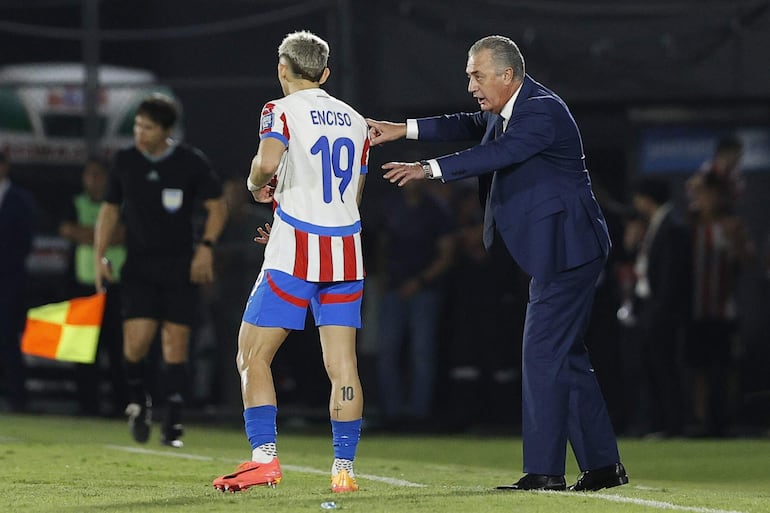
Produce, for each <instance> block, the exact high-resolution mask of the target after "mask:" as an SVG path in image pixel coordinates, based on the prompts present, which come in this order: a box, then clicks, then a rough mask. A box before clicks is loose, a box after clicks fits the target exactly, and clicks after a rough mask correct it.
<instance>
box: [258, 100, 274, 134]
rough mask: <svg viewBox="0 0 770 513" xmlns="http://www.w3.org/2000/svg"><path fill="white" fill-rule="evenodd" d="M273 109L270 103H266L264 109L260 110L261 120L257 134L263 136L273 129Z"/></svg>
mask: <svg viewBox="0 0 770 513" xmlns="http://www.w3.org/2000/svg"><path fill="white" fill-rule="evenodd" d="M273 107H274V105H273V104H272V103H268V104H267V105H265V108H263V109H262V119H261V121H260V123H259V133H260V134H265V133H267V132H269V131H270V130H272V129H273V121H274V120H275V114H273Z"/></svg>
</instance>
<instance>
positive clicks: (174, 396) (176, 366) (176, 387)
mask: <svg viewBox="0 0 770 513" xmlns="http://www.w3.org/2000/svg"><path fill="white" fill-rule="evenodd" d="M186 388H187V364H186V363H167V364H166V402H167V404H166V407H167V414H166V419H165V425H166V426H174V425H175V424H181V423H182V407H183V406H184V396H185V390H186Z"/></svg>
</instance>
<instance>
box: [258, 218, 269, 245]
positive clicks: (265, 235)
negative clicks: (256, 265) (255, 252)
mask: <svg viewBox="0 0 770 513" xmlns="http://www.w3.org/2000/svg"><path fill="white" fill-rule="evenodd" d="M257 233H258V234H259V235H257V236H256V237H254V242H257V243H259V244H267V241H269V240H270V223H265V227H264V228H262V227H261V226H259V227H257Z"/></svg>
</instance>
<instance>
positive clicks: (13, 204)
mask: <svg viewBox="0 0 770 513" xmlns="http://www.w3.org/2000/svg"><path fill="white" fill-rule="evenodd" d="M34 208H35V207H34V202H33V200H32V197H31V196H30V195H29V193H27V192H26V191H25V190H24V189H21V188H19V187H16V186H15V185H11V186H10V188H9V189H8V190H7V191H6V193H5V197H4V198H3V202H2V204H0V240H1V241H3V249H2V251H0V365H2V370H3V374H4V375H5V383H6V385H5V388H6V391H7V393H8V397H7V399H8V401H9V402H10V404H11V409H13V410H23V409H25V407H26V402H27V391H26V389H25V385H24V380H25V372H24V365H23V363H24V362H23V360H22V356H21V347H20V345H19V335H20V333H21V331H22V330H23V329H24V321H25V317H26V304H25V301H26V277H27V271H26V268H25V259H26V257H27V255H28V254H29V252H30V250H31V247H32V235H33V224H34V223H33V220H34V214H35V212H34Z"/></svg>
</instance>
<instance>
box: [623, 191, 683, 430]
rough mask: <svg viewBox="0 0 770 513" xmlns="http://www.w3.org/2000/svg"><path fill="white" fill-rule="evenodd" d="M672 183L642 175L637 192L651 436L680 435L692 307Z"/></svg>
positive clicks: (639, 312)
mask: <svg viewBox="0 0 770 513" xmlns="http://www.w3.org/2000/svg"><path fill="white" fill-rule="evenodd" d="M669 200H670V192H669V187H668V184H667V183H666V182H665V181H663V180H662V179H657V178H644V179H642V180H640V181H639V183H638V184H637V185H636V188H635V190H634V193H633V202H634V207H635V208H636V209H637V210H638V211H639V213H640V214H641V215H642V217H643V218H644V219H645V221H646V222H647V229H646V232H645V234H644V237H643V238H642V240H641V244H640V245H639V251H638V252H637V254H636V262H635V266H634V270H635V272H636V285H635V288H634V295H635V301H634V308H633V311H634V314H635V316H636V319H637V326H636V335H637V336H638V337H639V339H638V340H639V347H640V351H641V355H642V365H643V372H644V377H645V385H646V391H647V401H646V402H647V404H646V408H647V410H648V414H647V415H646V418H647V419H648V422H649V425H648V426H647V434H648V435H649V436H650V437H669V436H678V435H681V434H682V425H683V417H682V409H683V405H682V399H683V397H682V383H681V381H680V376H681V370H682V368H681V366H680V352H681V343H680V340H681V337H682V335H683V330H684V326H685V322H686V320H687V319H688V316H689V311H690V308H689V306H690V302H691V298H692V281H691V278H690V262H691V258H690V254H691V248H690V243H689V236H688V235H689V234H688V231H687V227H686V225H685V224H684V223H682V222H681V221H680V220H679V219H678V218H677V216H676V214H675V212H674V210H673V205H672V203H670V201H669Z"/></svg>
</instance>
